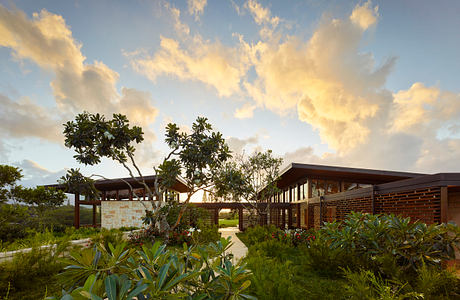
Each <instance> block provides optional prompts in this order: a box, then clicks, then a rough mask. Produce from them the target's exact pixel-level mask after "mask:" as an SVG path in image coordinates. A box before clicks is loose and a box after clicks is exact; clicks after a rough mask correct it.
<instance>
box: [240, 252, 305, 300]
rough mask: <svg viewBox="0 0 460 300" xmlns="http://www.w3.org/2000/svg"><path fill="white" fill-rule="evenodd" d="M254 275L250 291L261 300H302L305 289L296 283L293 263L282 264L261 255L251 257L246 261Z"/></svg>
mask: <svg viewBox="0 0 460 300" xmlns="http://www.w3.org/2000/svg"><path fill="white" fill-rule="evenodd" d="M245 262H246V263H247V266H248V268H249V269H250V270H252V273H253V279H252V284H251V287H250V291H251V292H252V294H254V295H256V296H257V297H258V298H259V299H267V300H269V299H273V300H277V299H302V298H304V295H305V292H306V290H305V288H304V286H303V285H302V284H299V282H297V283H296V280H295V275H294V273H293V269H294V264H293V263H292V261H285V262H280V261H278V260H275V259H271V258H268V257H265V256H261V255H254V254H253V255H249V256H248V258H247V259H246V260H245Z"/></svg>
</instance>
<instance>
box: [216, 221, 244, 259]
mask: <svg viewBox="0 0 460 300" xmlns="http://www.w3.org/2000/svg"><path fill="white" fill-rule="evenodd" d="M219 232H220V233H221V234H222V237H223V238H227V237H229V236H230V237H232V239H231V241H232V243H233V245H232V246H231V247H230V249H229V252H230V253H232V254H233V263H236V262H238V261H239V260H240V259H241V258H243V257H244V256H246V253H247V252H248V248H247V247H246V246H245V245H244V244H243V242H242V241H241V240H240V239H239V238H238V237H237V236H236V233H238V232H240V231H239V229H238V227H227V228H219Z"/></svg>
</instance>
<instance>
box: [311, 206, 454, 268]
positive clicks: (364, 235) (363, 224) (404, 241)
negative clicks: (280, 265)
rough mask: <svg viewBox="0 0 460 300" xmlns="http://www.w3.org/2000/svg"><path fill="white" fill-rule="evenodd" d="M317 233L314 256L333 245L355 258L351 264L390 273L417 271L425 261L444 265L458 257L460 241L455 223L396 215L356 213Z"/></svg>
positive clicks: (314, 242)
mask: <svg viewBox="0 0 460 300" xmlns="http://www.w3.org/2000/svg"><path fill="white" fill-rule="evenodd" d="M317 236H318V238H317V239H316V241H312V240H311V241H310V242H309V244H310V245H308V246H309V249H311V250H310V251H309V252H310V253H309V255H310V256H312V255H314V252H315V251H317V250H318V248H321V247H322V248H324V249H327V248H329V249H330V250H331V251H338V252H342V253H343V254H344V255H345V256H347V257H348V258H350V259H351V260H348V261H346V262H345V263H346V264H347V265H346V266H347V267H350V268H355V269H357V268H366V269H371V270H374V271H376V272H379V273H381V274H384V275H386V276H388V277H394V274H395V272H400V273H401V274H402V276H407V275H410V274H412V275H414V274H415V272H416V270H417V269H418V268H420V267H421V266H422V265H424V264H426V265H429V266H436V267H438V268H440V267H441V263H442V262H443V261H445V260H450V259H453V258H455V248H456V247H458V246H459V245H460V229H459V228H458V227H457V226H455V225H453V224H441V225H426V224H424V223H420V222H411V221H410V218H401V217H398V216H395V215H370V214H363V213H352V214H350V215H348V216H347V218H346V219H345V220H344V221H343V222H341V223H338V222H333V223H326V224H325V225H324V226H323V227H322V228H321V229H320V230H319V231H318V232H317ZM321 243H322V244H323V245H321ZM323 253H324V254H325V255H326V256H328V257H330V255H329V254H327V253H325V252H323ZM336 257H337V258H338V259H343V256H341V255H337V256H336ZM339 265H340V264H339ZM342 265H343V263H342Z"/></svg>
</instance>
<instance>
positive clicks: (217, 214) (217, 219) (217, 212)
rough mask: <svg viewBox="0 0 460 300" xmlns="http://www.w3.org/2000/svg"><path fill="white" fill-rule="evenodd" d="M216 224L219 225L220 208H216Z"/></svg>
mask: <svg viewBox="0 0 460 300" xmlns="http://www.w3.org/2000/svg"><path fill="white" fill-rule="evenodd" d="M214 224H216V225H219V209H217V208H216V209H214Z"/></svg>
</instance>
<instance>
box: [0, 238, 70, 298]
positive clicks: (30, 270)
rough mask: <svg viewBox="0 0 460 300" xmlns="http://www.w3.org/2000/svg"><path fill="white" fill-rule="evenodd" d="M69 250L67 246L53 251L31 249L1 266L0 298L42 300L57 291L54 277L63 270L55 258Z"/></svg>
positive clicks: (57, 286) (63, 245)
mask: <svg viewBox="0 0 460 300" xmlns="http://www.w3.org/2000/svg"><path fill="white" fill-rule="evenodd" d="M67 249H68V243H65V242H63V243H61V244H59V245H58V246H57V247H56V249H54V250H53V249H36V248H34V249H32V251H30V252H27V253H19V254H17V255H16V256H15V257H14V258H13V260H12V261H7V262H3V263H1V264H0V295H1V296H0V298H1V297H3V296H6V295H7V294H8V297H7V298H6V299H43V297H44V296H45V295H51V294H53V293H56V292H59V291H60V286H59V284H58V283H57V281H56V275H57V274H58V273H59V272H60V271H61V270H62V269H63V268H64V264H63V263H62V262H60V261H59V259H58V257H59V256H61V255H62V254H63V252H65V251H66V250H67Z"/></svg>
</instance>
